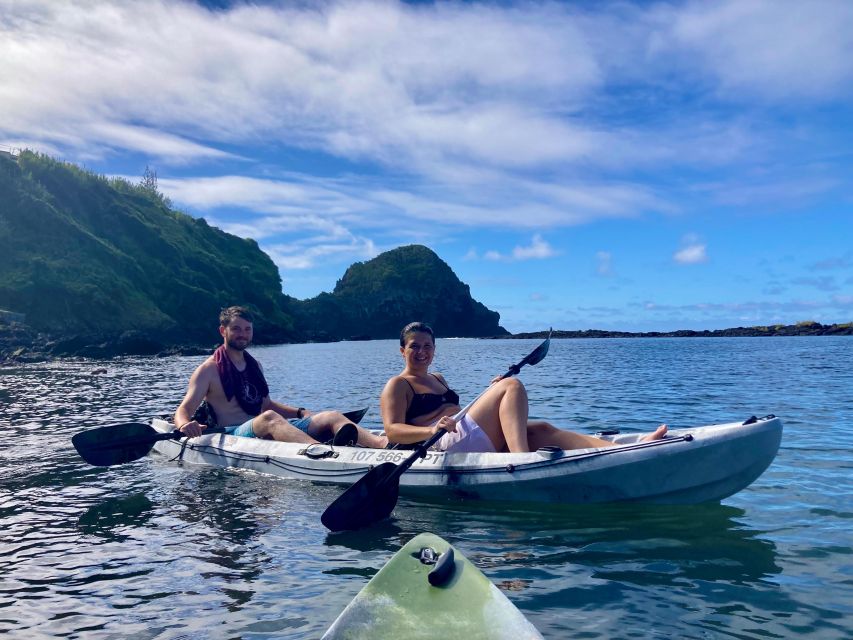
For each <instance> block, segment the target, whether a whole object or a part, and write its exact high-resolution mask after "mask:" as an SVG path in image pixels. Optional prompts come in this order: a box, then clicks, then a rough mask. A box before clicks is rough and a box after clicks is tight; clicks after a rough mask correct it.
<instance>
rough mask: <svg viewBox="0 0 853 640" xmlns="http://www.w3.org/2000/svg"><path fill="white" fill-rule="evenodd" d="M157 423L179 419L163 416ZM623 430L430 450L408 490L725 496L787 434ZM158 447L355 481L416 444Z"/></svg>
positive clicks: (403, 486)
mask: <svg viewBox="0 0 853 640" xmlns="http://www.w3.org/2000/svg"><path fill="white" fill-rule="evenodd" d="M152 424H153V426H154V428H155V429H157V430H158V431H162V432H167V431H170V430H172V429H173V428H174V427H173V426H172V425H171V424H169V423H168V422H165V421H163V420H154V421H153V423H152ZM640 437H641V434H623V435H616V436H614V437H611V438H610V439H611V440H613V441H614V442H617V443H619V444H621V445H622V446H619V447H607V448H597V449H577V450H572V451H563V450H561V449H555V450H550V449H549V450H544V449H540V450H538V451H534V452H530V453H452V454H448V453H440V452H434V451H431V452H429V453H428V454H427V455H426V457H425V458H423V459H420V460H418V461H417V462H416V463H415V464H414V465H412V467H411V469H409V470H408V471H407V472H406V473H404V474H403V475H402V476H401V478H400V491H401V493H403V494H405V495H409V496H414V497H422V498H430V499H432V498H447V497H450V498H452V497H457V498H459V497H461V498H471V499H478V500H501V501H503V500H508V501H522V502H553V503H566V504H582V503H598V502H649V503H658V504H694V503H699V502H713V501H719V500H722V499H723V498H726V497H727V496H730V495H732V494H733V493H736V492H737V491H740V490H741V489H743V488H745V487H747V486H749V484H751V483H752V482H753V481H754V480H755V479H756V478H758V477H759V476H760V475H761V474H762V473H763V472H764V470H765V469H766V468H767V467H768V466H769V465H770V463H771V462H772V461H773V458H774V457H775V456H776V452H777V451H778V449H779V443H780V442H781V439H782V422H781V420H779V418H776V417H774V416H766V417H764V418H758V419H756V418H754V417H753V418H750V419H749V420H747V421H745V422H743V423H740V422H735V423H730V424H720V425H712V426H707V427H696V428H693V429H672V430H670V431H669V433H668V434H667V437H666V438H664V439H663V440H656V441H653V442H639V441H638V440H639V438H640ZM154 451H155V452H157V453H159V454H162V455H165V456H168V457H169V458H173V459H180V460H183V461H184V462H189V463H194V464H209V465H216V466H220V467H236V468H241V469H252V470H254V471H259V472H262V473H269V474H273V475H277V476H281V477H285V478H294V479H300V480H310V481H312V482H322V483H331V484H339V485H346V486H349V485H351V484H352V483H354V482H355V481H356V480H358V479H359V478H361V477H362V476H363V475H364V474H365V473H367V471H368V470H369V469H370V468H371V467H372V466H375V465H378V464H381V463H383V462H393V463H400V462H402V461H403V460H405V459H406V458H407V457H408V456H409V455H410V454H411V452H410V451H395V450H384V449H365V448H359V447H335V446H330V445H323V444H315V445H311V446H306V445H303V444H295V443H289V442H274V441H271V440H259V439H256V438H241V437H237V436H229V435H225V434H210V435H202V436H200V437H198V438H193V439H191V440H183V441H175V440H163V441H160V442H157V443H156V444H155V445H154Z"/></svg>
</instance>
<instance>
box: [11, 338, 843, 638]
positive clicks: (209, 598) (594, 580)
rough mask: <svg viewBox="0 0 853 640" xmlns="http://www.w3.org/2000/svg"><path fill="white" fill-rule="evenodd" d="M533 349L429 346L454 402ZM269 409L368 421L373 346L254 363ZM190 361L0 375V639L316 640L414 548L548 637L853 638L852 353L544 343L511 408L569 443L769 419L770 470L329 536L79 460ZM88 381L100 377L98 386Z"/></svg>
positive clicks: (387, 348)
mask: <svg viewBox="0 0 853 640" xmlns="http://www.w3.org/2000/svg"><path fill="white" fill-rule="evenodd" d="M537 344H539V341H537V340H499V341H494V340H469V339H461V340H439V342H438V351H437V358H436V364H435V369H436V370H438V371H441V372H443V373H444V374H445V376H446V377H447V378H448V380H449V381H450V382H451V383H452V386H453V387H454V388H455V389H456V390H457V391H458V392H459V394H460V396H461V397H462V401H463V402H465V401H466V399H470V398H473V397H474V396H475V395H476V394H477V393H479V391H480V390H482V388H484V387H485V386H486V385H487V384H488V380H489V379H490V378H491V377H492V376H494V375H495V374H497V373H502V372H503V371H505V370H506V367H507V366H508V365H510V364H512V363H513V362H516V361H518V360H519V359H520V358H522V357H523V356H524V355H526V354H527V353H528V352H530V351H531V350H532V349H533V348H534V347H535V346H536V345H537ZM253 353H254V354H255V355H256V356H257V357H258V358H259V359H260V360H261V361H262V363H263V364H264V366H265V369H266V371H267V374H268V377H269V382H270V387H271V390H272V395H273V396H274V397H276V398H279V399H282V400H284V401H286V402H289V403H291V404H295V405H298V406H307V407H310V408H312V409H319V408H338V409H342V410H347V409H354V408H358V407H362V406H369V407H370V412H369V413H368V414H367V416H366V417H365V420H364V421H363V424H365V425H367V426H373V427H378V426H379V425H380V420H379V412H378V394H379V392H380V390H381V387H382V385H383V383H384V381H385V380H386V379H387V378H388V377H389V376H390V375H392V374H394V373H397V372H398V371H399V370H400V369H401V364H402V361H401V358H400V356H399V352H398V350H397V347H396V345H395V343H394V342H393V341H373V342H352V343H336V344H312V345H283V346H275V347H257V348H255V349H254V350H253ZM201 360H202V358H198V357H174V358H166V359H156V358H126V359H117V360H113V361H108V362H106V363H104V362H93V361H62V362H54V363H44V364H31V365H22V366H11V367H9V366H7V367H0V426H2V431H0V433H2V436H0V438H2V447H0V634H5V635H8V637H13V638H87V639H88V638H97V639H101V638H103V639H107V638H116V639H117V638H138V639H148V638H175V639H177V638H181V639H188V638H247V639H248V638H317V637H319V636H320V635H322V633H323V631H324V630H325V629H326V627H327V626H328V625H329V624H330V623H331V621H332V620H333V619H334V618H335V617H336V616H337V614H338V613H339V612H340V611H341V610H342V609H343V607H344V606H345V605H346V604H347V602H349V600H350V599H351V598H352V597H353V596H354V595H355V594H356V593H357V592H358V591H359V589H361V587H362V586H364V584H365V583H366V582H367V580H368V579H369V578H370V577H371V576H372V575H373V574H375V573H376V571H378V570H379V568H380V567H381V566H382V565H383V564H384V563H385V561H386V560H387V559H388V558H389V557H390V556H391V554H392V553H393V552H394V551H396V550H397V549H398V548H399V546H400V545H402V544H403V543H404V542H406V541H407V540H408V539H410V538H411V537H413V536H414V535H416V534H417V533H420V532H422V531H431V532H434V533H437V534H439V535H441V536H443V537H445V538H446V539H448V540H449V541H450V542H451V543H452V544H454V545H455V546H456V547H457V548H458V549H459V550H460V551H461V552H462V553H464V554H465V555H466V556H467V557H468V558H469V559H470V560H471V561H472V562H474V564H476V565H477V566H478V567H479V568H480V569H481V570H482V571H483V572H484V573H485V574H486V575H487V576H488V577H489V578H490V579H491V580H492V581H493V582H494V583H495V584H497V585H498V586H499V587H500V588H501V589H503V590H504V592H505V593H506V594H507V596H508V597H509V598H510V599H511V600H512V601H513V602H514V603H515V604H516V605H517V606H518V607H519V608H520V609H521V610H522V611H523V612H524V613H525V614H526V615H527V617H528V618H529V619H530V620H531V621H532V622H533V623H534V624H535V625H536V626H537V628H538V629H539V630H540V631H541V632H542V634H543V635H544V636H545V637H546V638H568V637H572V638H656V637H659V638H762V639H766V638H791V637H798V638H851V637H853V479H852V478H853V473H851V472H853V444H851V442H853V440H851V436H853V339H851V338H844V337H837V338H834V337H818V338H807V337H802V338H800V337H797V338H731V339H725V338H712V339H703V338H696V339H613V340H555V341H553V342H552V346H551V350H550V352H549V354H548V357H547V358H546V359H545V360H544V361H542V362H541V363H540V364H539V365H537V366H535V367H527V368H525V369H524V370H523V372H522V374H521V378H522V380H523V381H524V382H525V384H526V386H527V388H528V392H529V394H530V401H531V413H532V414H533V415H536V416H541V417H547V418H548V419H550V420H551V421H552V422H554V423H555V424H558V425H559V426H562V427H565V428H571V429H574V430H579V431H582V432H593V431H596V430H598V429H600V428H603V427H618V428H620V429H622V430H623V432H624V431H647V430H650V429H652V428H653V427H655V426H657V425H658V424H659V423H661V422H666V423H668V424H670V425H672V426H675V427H684V426H699V425H702V424H711V423H719V422H729V421H736V420H742V419H745V418H747V417H748V416H750V415H753V414H755V415H759V416H761V415H765V414H768V413H774V414H776V415H778V416H780V417H781V418H782V420H783V422H784V425H785V433H784V436H783V441H782V446H781V449H780V451H779V455H778V456H777V458H776V460H775V461H774V463H773V464H772V465H771V467H770V468H769V469H768V470H767V471H766V472H765V473H764V475H763V476H762V477H761V478H759V479H758V480H757V481H756V482H755V483H754V484H753V485H752V486H750V487H749V488H747V489H746V490H744V491H742V492H740V493H738V494H736V495H734V496H732V497H730V498H728V499H726V500H724V501H723V502H722V504H711V505H696V506H688V507H661V506H642V505H606V506H584V507H571V506H558V505H547V506H539V507H528V506H524V505H521V506H518V505H516V506H509V507H507V508H500V509H496V508H495V507H494V505H491V506H488V505H483V504H477V503H472V502H459V501H457V502H446V503H430V504H426V503H417V502H414V501H411V500H408V499H406V498H401V499H400V501H399V503H398V506H397V509H396V510H395V513H394V517H393V518H392V519H391V520H389V521H386V522H385V523H382V524H380V525H378V526H376V527H373V528H371V529H367V530H363V531H359V532H355V533H343V534H330V533H329V532H327V531H326V530H325V529H324V527H323V526H322V524H321V523H320V520H319V515H320V513H322V511H323V510H324V509H325V507H326V506H327V505H328V504H329V503H331V502H332V501H333V500H334V499H335V497H336V496H337V495H338V493H339V491H340V490H339V489H337V488H334V487H325V486H320V485H311V484H307V483H301V482H294V481H287V480H282V479H278V478H273V477H267V476H263V475H260V474H254V473H251V472H240V471H227V470H222V469H213V468H206V467H198V466H188V465H185V466H180V465H179V464H177V463H174V462H168V461H165V460H163V459H162V458H144V459H142V460H140V461H137V462H133V463H129V464H127V465H123V466H120V467H111V468H95V467H90V466H88V465H86V463H84V462H83V461H82V460H81V459H80V458H79V457H78V456H77V454H76V452H75V451H74V449H73V447H72V446H71V442H70V439H71V436H72V435H73V434H75V433H77V432H79V431H82V430H85V429H89V428H93V427H97V426H102V425H107V424H111V423H115V422H124V421H144V420H147V419H148V418H150V417H152V416H156V415H160V414H167V413H171V412H172V411H173V410H174V408H175V406H176V405H177V403H178V402H179V401H180V399H181V397H182V395H183V392H184V389H185V383H186V380H187V378H188V376H189V374H190V372H191V371H192V370H193V368H194V367H195V366H196V365H197V364H198V363H199V362H200V361H201ZM102 367H105V368H106V372H105V373H100V374H97V373H95V371H96V370H97V369H100V368H102Z"/></svg>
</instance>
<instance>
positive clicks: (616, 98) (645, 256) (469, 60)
mask: <svg viewBox="0 0 853 640" xmlns="http://www.w3.org/2000/svg"><path fill="white" fill-rule="evenodd" d="M209 4H210V5H211V6H209V7H208V6H204V5H202V4H196V3H191V2H163V1H158V0H145V1H134V0H129V1H122V2H118V1H116V2H98V1H95V0H89V1H85V2H84V1H80V2H74V1H72V0H68V1H63V2H55V1H53V0H28V1H27V2H19V1H15V0H0V148H4V147H5V148H8V147H12V148H32V149H36V150H39V151H43V152H45V153H48V154H51V155H54V156H56V157H60V158H63V159H66V160H69V161H72V162H75V163H78V164H81V165H83V166H85V167H87V168H89V169H92V170H94V171H97V172H99V173H104V174H108V175H124V176H128V177H130V178H131V179H133V180H137V179H138V178H139V177H140V176H141V175H142V173H143V171H144V169H145V167H146V165H150V166H151V167H152V168H153V169H155V170H156V171H157V174H158V177H159V185H160V189H161V191H163V192H164V193H165V194H166V195H168V196H169V197H171V198H172V200H173V202H174V203H175V205H176V206H177V207H178V208H180V209H182V210H184V211H186V212H188V213H190V214H192V215H196V216H203V217H204V218H206V219H207V220H208V221H209V222H210V223H211V224H214V225H216V226H219V227H221V228H223V229H225V230H226V231H229V232H231V233H235V234H237V235H240V236H245V237H253V238H255V239H256V240H257V241H258V242H259V244H260V246H261V247H262V248H263V249H264V250H265V251H266V252H267V253H268V254H269V255H270V256H271V257H272V258H273V260H274V261H275V262H276V264H277V265H278V266H279V269H280V271H281V275H282V279H283V281H284V291H285V292H286V293H288V294H290V295H293V296H295V297H297V298H307V297H312V296H314V295H316V294H317V293H319V292H321V291H330V290H331V289H332V288H333V287H334V285H335V281H336V280H337V279H338V278H339V277H340V276H341V275H342V274H343V272H344V270H345V269H346V267H347V266H349V265H350V264H351V263H353V262H355V261H360V260H366V259H369V258H371V257H373V256H375V255H377V254H378V253H380V252H382V251H385V250H388V249H392V248H394V247H397V246H400V245H404V244H410V243H423V244H426V245H427V246H429V247H431V248H432V249H433V250H434V251H436V253H438V255H439V256H441V258H442V259H444V260H445V261H446V262H447V263H448V264H449V265H450V266H451V267H452V268H453V270H454V271H455V272H456V273H457V275H458V276H459V277H460V278H461V279H462V280H463V281H464V282H466V283H467V284H469V285H470V287H471V292H472V294H473V296H474V297H475V298H476V299H478V300H480V301H481V302H483V303H484V304H486V305H487V306H488V307H489V308H491V309H494V310H496V311H499V312H500V314H501V321H502V324H503V325H504V326H505V327H506V328H507V329H509V330H510V331H513V332H520V331H531V330H538V329H543V328H547V327H548V326H553V327H555V328H560V329H590V328H602V329H623V330H631V331H637V330H673V329H682V328H684V329H703V328H709V329H714V328H723V327H731V326H743V325H756V324H774V323H786V324H787V323H794V322H798V321H803V320H818V321H820V322H825V323H832V322H849V321H851V320H853V240H851V237H853V213H852V212H853V190H851V174H853V172H852V171H851V169H853V109H851V107H853V3H851V2H847V1H845V0H837V1H820V0H810V1H809V2H801V1H786V0H774V1H767V2H763V1H753V0H730V1H725V0H724V1H720V2H704V1H703V2H637V3H631V2H614V3H607V2H602V3H597V2H596V3H591V2H559V3H558V2H535V3H534V2H518V3H516V2H508V1H504V2H499V3H487V2H482V3H477V2H464V3H463V2H436V3H398V2H391V1H379V0H365V1H353V2H334V1H330V2H264V3H255V4H248V3H239V2H237V3H228V2H216V3H209Z"/></svg>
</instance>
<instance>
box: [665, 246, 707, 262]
mask: <svg viewBox="0 0 853 640" xmlns="http://www.w3.org/2000/svg"><path fill="white" fill-rule="evenodd" d="M672 259H673V260H675V261H676V262H677V263H679V264H699V263H702V262H707V261H708V255H707V254H706V252H705V245H704V244H691V245H688V246H686V247H684V248H683V249H679V250H678V251H676V252H675V253H674V254H673V256H672Z"/></svg>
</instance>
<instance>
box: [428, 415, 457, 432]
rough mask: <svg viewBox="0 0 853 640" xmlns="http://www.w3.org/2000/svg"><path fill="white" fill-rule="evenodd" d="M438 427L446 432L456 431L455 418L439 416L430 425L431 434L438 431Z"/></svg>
mask: <svg viewBox="0 0 853 640" xmlns="http://www.w3.org/2000/svg"><path fill="white" fill-rule="evenodd" d="M439 429H444V430H445V431H447V432H448V433H453V432H454V431H456V420H454V419H453V416H441V417H440V418H439V419H438V420H437V421H436V423H435V424H434V425H432V432H433V434H436V433H438V430H439Z"/></svg>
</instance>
